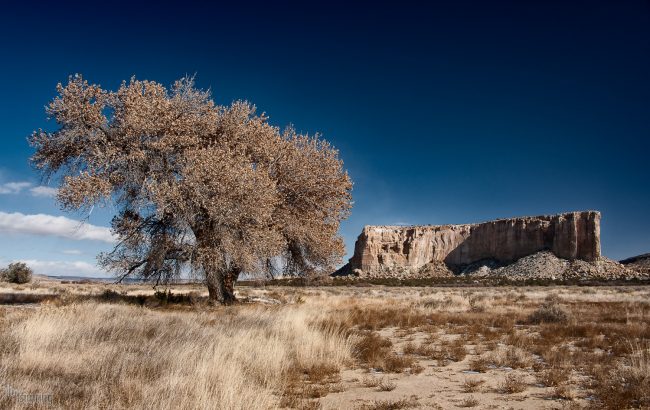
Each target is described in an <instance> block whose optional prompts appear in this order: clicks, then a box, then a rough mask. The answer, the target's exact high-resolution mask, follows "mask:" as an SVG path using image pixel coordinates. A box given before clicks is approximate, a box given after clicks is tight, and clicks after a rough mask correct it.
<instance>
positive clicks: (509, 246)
mask: <svg viewBox="0 0 650 410" xmlns="http://www.w3.org/2000/svg"><path fill="white" fill-rule="evenodd" d="M543 250H549V251H551V252H552V253H553V254H555V255H556V256H557V257H559V258H562V259H567V260H575V259H579V260H583V261H589V262H591V261H595V260H598V259H600V213H599V212H596V211H585V212H569V213H563V214H559V215H551V216H546V215H545V216H536V217H522V218H511V219H499V220H495V221H490V222H484V223H477V224H466V225H439V226H408V227H407V226H366V227H365V228H364V229H363V232H362V233H361V235H359V237H358V239H357V242H356V244H355V249H354V256H353V257H352V258H351V259H350V263H349V266H348V267H347V271H349V272H355V271H356V272H359V271H358V270H360V271H362V273H364V274H368V275H373V274H377V273H380V272H387V271H393V270H396V269H397V270H399V271H401V272H404V271H408V272H413V273H417V272H420V271H421V270H422V269H426V267H427V266H430V265H431V264H435V263H439V262H444V263H445V264H446V265H447V266H448V267H450V268H451V269H452V270H456V271H458V270H460V269H462V268H463V267H464V266H467V265H469V264H472V263H475V262H478V261H481V260H493V261H496V262H498V263H502V264H507V263H511V262H514V261H516V260H518V259H520V258H522V257H525V256H528V255H531V254H534V253H536V252H539V251H543ZM373 276H374V275H373Z"/></svg>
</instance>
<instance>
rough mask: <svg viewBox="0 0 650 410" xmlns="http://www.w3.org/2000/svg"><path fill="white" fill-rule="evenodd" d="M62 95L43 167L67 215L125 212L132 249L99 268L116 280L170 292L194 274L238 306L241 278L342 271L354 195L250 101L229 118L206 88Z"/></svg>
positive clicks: (124, 228) (121, 231)
mask: <svg viewBox="0 0 650 410" xmlns="http://www.w3.org/2000/svg"><path fill="white" fill-rule="evenodd" d="M57 91H58V95H57V97H56V98H54V100H53V101H52V102H51V103H50V104H49V106H48V107H47V113H48V115H49V116H50V117H51V118H53V119H55V120H56V122H57V125H58V127H57V129H56V130H55V131H52V132H48V131H44V130H40V129H39V130H37V131H35V132H34V133H33V134H32V136H31V137H30V143H31V145H32V146H33V147H34V148H35V153H34V155H33V157H32V162H33V164H34V165H35V166H36V168H37V169H39V170H41V172H42V173H43V174H44V175H45V176H46V177H52V178H55V179H56V180H57V181H59V183H60V188H59V191H58V195H57V199H58V201H59V202H60V203H61V205H62V207H63V208H64V209H66V210H81V211H86V212H87V211H89V210H90V209H92V207H93V206H96V205H106V204H109V203H112V204H114V206H115V207H116V209H117V213H116V215H115V216H114V218H113V220H112V229H113V231H114V233H115V234H116V235H117V237H118V240H119V242H118V244H117V245H116V247H115V249H113V251H112V252H109V253H105V254H101V255H99V257H98V258H99V262H100V264H101V265H102V266H103V267H104V268H106V269H108V270H110V271H113V272H117V274H118V275H120V277H125V276H128V275H134V276H138V277H142V278H146V279H150V280H155V281H157V282H166V281H169V280H170V279H172V278H175V277H178V276H179V275H180V274H181V273H182V272H185V271H188V272H190V273H191V274H193V275H197V276H198V277H200V278H202V279H203V280H204V281H205V283H206V285H207V287H208V290H209V294H210V298H211V299H212V300H215V301H217V300H218V301H220V302H222V303H230V302H232V301H233V300H234V293H233V283H234V281H235V280H237V277H238V276H239V274H240V273H241V272H247V273H250V274H265V275H273V274H275V273H278V271H281V272H282V273H283V274H289V275H300V274H303V275H310V274H318V273H323V272H327V271H329V270H331V269H333V268H334V267H335V265H336V264H337V263H339V262H340V260H341V258H342V256H343V254H344V245H343V241H342V239H341V237H340V236H339V235H338V230H339V225H340V222H341V220H343V219H344V218H346V217H347V216H348V214H349V211H350V208H351V204H352V202H351V190H352V182H351V180H350V178H349V176H348V174H347V172H346V171H345V170H344V168H343V163H342V161H341V160H340V158H339V156H338V151H336V150H335V149H334V148H333V147H332V146H331V145H330V144H329V143H328V142H327V141H325V140H323V139H321V138H320V137H319V136H318V135H315V136H309V135H303V134H299V133H297V132H296V131H295V130H294V129H293V128H291V127H288V128H286V129H285V130H283V131H281V130H280V129H279V128H278V127H275V126H272V125H270V124H269V122H268V118H267V117H266V116H265V115H264V114H257V113H256V108H255V106H254V105H251V104H250V103H248V102H246V101H236V102H233V103H232V104H231V105H229V106H221V105H217V104H215V103H214V102H213V100H212V99H211V96H210V93H209V92H208V91H203V90H200V89H197V88H195V86H194V81H193V79H192V78H183V79H181V80H178V81H176V82H175V83H174V84H173V86H172V87H170V88H169V89H167V88H166V87H164V86H163V85H161V84H159V83H156V82H153V81H140V80H136V79H135V78H133V79H131V80H130V81H129V82H123V83H122V85H121V86H120V87H119V89H118V90H117V91H108V90H104V89H102V88H101V87H100V86H99V85H95V84H89V83H88V82H87V81H86V80H84V79H83V78H82V77H81V76H80V75H75V76H72V77H70V79H69V81H68V83H67V85H65V86H64V85H62V84H59V85H58V86H57Z"/></svg>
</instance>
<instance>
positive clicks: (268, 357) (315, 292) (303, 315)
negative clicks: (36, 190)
mask: <svg viewBox="0 0 650 410" xmlns="http://www.w3.org/2000/svg"><path fill="white" fill-rule="evenodd" d="M0 295H2V296H3V297H2V298H0V303H2V304H0V384H1V385H2V386H3V388H4V390H0V408H13V407H15V408H34V403H33V401H32V402H30V401H29V400H26V398H33V397H41V396H38V395H44V394H45V395H46V397H49V398H50V400H51V403H50V404H52V405H53V406H54V407H55V408H56V407H59V408H86V407H91V408H92V407H94V408H106V407H111V408H133V407H140V408H141V407H147V408H179V407H180V408H209V407H215V406H217V407H223V408H232V409H244V408H246V409H250V408H300V409H312V408H313V409H316V408H326V409H327V408H366V409H399V408H415V407H420V408H454V407H467V408H470V407H484V406H485V407H490V406H498V405H502V404H503V400H510V401H512V400H514V402H513V403H517V405H516V406H515V407H517V408H536V407H544V408H548V407H552V408H559V407H563V406H564V407H566V406H567V405H568V404H570V405H571V406H573V407H576V408H580V407H590V408H594V407H595V408H621V409H622V408H648V407H649V406H650V393H648V392H650V365H649V363H650V302H649V300H650V298H649V296H650V290H648V288H645V287H602V288H577V287H544V288H540V287H529V288H507V287H503V288H471V289H467V288H385V287H375V286H373V287H370V288H356V287H327V288H318V287H301V288H291V287H271V288H264V287H242V288H239V291H238V298H239V299H240V300H241V301H242V303H240V304H238V305H235V306H230V307H215V306H212V305H211V304H210V303H208V298H207V295H206V294H205V292H202V290H201V289H200V287H198V286H194V285H179V286H177V287H176V288H174V289H168V290H166V291H162V290H161V291H157V292H154V291H152V290H150V289H147V288H146V287H145V286H143V285H131V286H126V285H100V284H88V283H84V284H81V283H77V284H74V283H65V284H64V283H60V282H51V283H34V284H32V285H29V286H27V287H25V286H23V285H18V284H11V283H6V284H3V285H2V286H1V287H0ZM20 301H23V302H20ZM20 303H22V304H20ZM28 307H33V308H28ZM578 318H579V319H578ZM414 391H417V392H418V394H417V395H415V396H414V395H413V392H414ZM215 403H219V404H218V405H217V404H215ZM555 404H557V406H556V405H555Z"/></svg>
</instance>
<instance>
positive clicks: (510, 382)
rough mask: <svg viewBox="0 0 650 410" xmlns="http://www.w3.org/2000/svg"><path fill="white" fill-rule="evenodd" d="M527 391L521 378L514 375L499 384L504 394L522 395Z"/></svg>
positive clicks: (508, 376)
mask: <svg viewBox="0 0 650 410" xmlns="http://www.w3.org/2000/svg"><path fill="white" fill-rule="evenodd" d="M524 390H526V384H525V383H524V382H522V381H521V378H520V377H518V376H516V375H514V374H509V375H507V376H506V377H505V378H504V379H503V381H502V382H501V383H499V391H500V392H502V393H507V394H513V393H521V392H522V391H524Z"/></svg>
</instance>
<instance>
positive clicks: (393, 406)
mask: <svg viewBox="0 0 650 410" xmlns="http://www.w3.org/2000/svg"><path fill="white" fill-rule="evenodd" d="M414 407H418V398H417V396H411V397H409V398H406V397H404V398H403V399H400V400H377V401H374V402H372V403H370V404H364V405H362V406H359V407H358V409H363V410H399V409H412V408H414Z"/></svg>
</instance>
